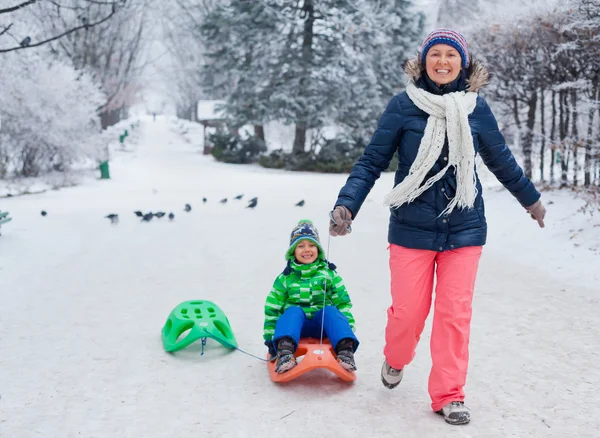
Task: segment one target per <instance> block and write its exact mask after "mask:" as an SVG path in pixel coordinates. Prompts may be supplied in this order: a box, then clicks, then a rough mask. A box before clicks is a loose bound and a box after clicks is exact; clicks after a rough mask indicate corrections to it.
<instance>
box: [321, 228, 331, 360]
mask: <svg viewBox="0 0 600 438" xmlns="http://www.w3.org/2000/svg"><path fill="white" fill-rule="evenodd" d="M330 246H331V234H330V233H327V253H326V254H325V259H326V260H327V263H328V264H329V248H330ZM328 267H329V265H328ZM327 274H329V270H328V271H327ZM326 304H327V275H326V276H325V285H324V286H323V312H322V313H321V339H320V341H319V352H320V356H321V358H322V357H323V328H324V326H325V305H326Z"/></svg>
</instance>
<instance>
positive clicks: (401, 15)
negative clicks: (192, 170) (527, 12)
mask: <svg viewBox="0 0 600 438" xmlns="http://www.w3.org/2000/svg"><path fill="white" fill-rule="evenodd" d="M422 23H423V19H422V16H421V15H420V14H418V13H416V12H414V11H413V10H412V2H411V1H408V0H405V1H396V0H381V1H379V2H377V4H376V5H374V4H373V2H371V1H367V0H356V1H353V2H347V1H340V0H327V1H315V0H303V1H298V2H282V1H277V0H261V1H259V2H241V1H232V2H230V3H228V4H224V5H220V6H219V7H217V8H216V9H215V10H214V12H213V14H211V15H209V16H207V17H206V20H205V21H204V23H203V30H204V32H205V33H204V36H205V37H206V38H207V39H208V40H209V41H210V43H211V45H210V46H209V47H208V49H209V50H208V55H209V59H210V61H211V62H207V64H206V66H205V67H206V68H205V73H206V77H207V78H209V79H212V83H211V86H212V87H214V88H216V89H223V90H225V92H226V96H227V100H228V108H229V111H230V113H231V112H233V111H235V109H239V112H240V113H241V114H238V115H241V116H242V117H241V118H242V119H243V118H244V117H245V118H246V119H247V120H251V119H253V120H254V121H266V120H274V119H277V120H282V121H284V122H285V123H289V124H294V125H295V128H296V129H295V138H294V144H293V152H294V153H302V152H304V150H305V146H306V134H307V130H309V129H315V128H320V127H322V126H324V125H328V124H332V123H336V124H341V125H345V126H347V127H349V128H350V129H352V130H361V129H362V130H364V127H365V126H366V125H367V124H368V125H372V124H373V123H374V119H376V116H377V114H379V113H380V112H381V108H382V106H383V105H384V103H383V102H384V101H385V100H387V99H389V97H390V94H391V92H392V90H393V89H397V88H398V87H399V85H400V83H401V75H402V67H401V65H402V61H403V59H405V58H406V57H407V53H406V52H407V50H410V51H413V50H414V48H415V47H416V45H417V44H418V40H419V38H420V34H421V28H422ZM212 43H214V44H212Z"/></svg>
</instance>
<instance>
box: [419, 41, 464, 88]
mask: <svg viewBox="0 0 600 438" xmlns="http://www.w3.org/2000/svg"><path fill="white" fill-rule="evenodd" d="M461 63H462V59H461V57H460V53H458V50H456V49H455V48H454V47H452V46H449V45H447V44H436V45H435V46H432V47H431V48H430V49H429V51H428V52H427V55H425V70H426V71H427V75H428V76H429V78H430V79H431V80H432V81H433V82H435V83H436V84H437V85H438V86H440V85H446V84H449V83H450V82H452V81H453V80H455V79H456V78H457V77H458V75H459V74H460V70H461Z"/></svg>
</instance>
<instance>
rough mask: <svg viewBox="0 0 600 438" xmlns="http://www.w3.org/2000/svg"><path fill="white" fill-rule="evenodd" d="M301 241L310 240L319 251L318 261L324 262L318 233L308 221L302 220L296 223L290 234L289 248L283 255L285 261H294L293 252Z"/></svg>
mask: <svg viewBox="0 0 600 438" xmlns="http://www.w3.org/2000/svg"><path fill="white" fill-rule="evenodd" d="M301 240H310V241H311V242H313V243H314V244H315V245H317V248H318V250H319V257H318V258H319V259H321V260H325V254H324V253H323V248H322V247H321V241H320V240H319V231H318V230H317V228H316V227H315V226H314V225H313V223H312V222H311V221H309V220H308V219H302V220H301V221H300V222H298V225H296V226H295V227H294V229H293V230H292V233H291V234H290V247H289V249H288V250H287V252H286V253H285V258H286V260H293V259H294V251H295V250H296V246H298V243H300V241H301Z"/></svg>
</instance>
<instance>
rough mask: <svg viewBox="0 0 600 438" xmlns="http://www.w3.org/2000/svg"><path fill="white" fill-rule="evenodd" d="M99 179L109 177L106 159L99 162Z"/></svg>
mask: <svg viewBox="0 0 600 438" xmlns="http://www.w3.org/2000/svg"><path fill="white" fill-rule="evenodd" d="M100 179H110V172H109V171H108V161H103V162H102V163H100Z"/></svg>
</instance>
